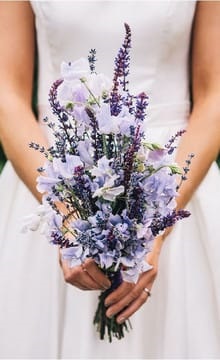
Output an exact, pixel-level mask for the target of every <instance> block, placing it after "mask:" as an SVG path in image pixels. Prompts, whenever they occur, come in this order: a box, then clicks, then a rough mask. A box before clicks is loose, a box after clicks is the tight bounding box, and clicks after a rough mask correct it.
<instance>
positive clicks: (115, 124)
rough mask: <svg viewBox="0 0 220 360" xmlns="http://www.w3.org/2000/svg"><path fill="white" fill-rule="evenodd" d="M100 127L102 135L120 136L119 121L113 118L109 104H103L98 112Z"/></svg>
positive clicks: (115, 117)
mask: <svg viewBox="0 0 220 360" xmlns="http://www.w3.org/2000/svg"><path fill="white" fill-rule="evenodd" d="M96 118H97V121H98V127H99V131H100V133H101V134H111V133H113V134H119V133H120V128H119V121H118V118H117V116H112V115H111V112H110V105H109V104H102V106H101V108H100V110H99V111H98V112H97V116H96Z"/></svg>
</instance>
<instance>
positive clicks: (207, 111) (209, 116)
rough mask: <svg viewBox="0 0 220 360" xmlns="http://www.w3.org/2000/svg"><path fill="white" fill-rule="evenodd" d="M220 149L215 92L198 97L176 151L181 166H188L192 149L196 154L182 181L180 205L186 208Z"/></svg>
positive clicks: (218, 117)
mask: <svg viewBox="0 0 220 360" xmlns="http://www.w3.org/2000/svg"><path fill="white" fill-rule="evenodd" d="M219 150H220V109H219V105H218V99H217V97H216V96H215V95H213V96H210V97H208V98H207V99H204V100H201V101H198V102H197V103H196V104H195V106H194V108H193V111H192V114H191V116H190V119H189V124H188V127H187V132H186V133H185V134H184V135H183V137H182V139H181V141H180V144H179V147H178V150H177V155H176V161H177V162H178V164H180V166H185V165H186V164H185V160H186V159H187V156H188V154H189V153H194V154H195V156H194V158H193V160H192V163H191V165H190V171H189V173H188V174H187V180H186V181H184V182H183V183H182V186H181V188H180V196H179V197H178V198H177V204H178V205H177V206H178V208H183V207H185V205H186V204H187V203H188V201H189V200H190V199H191V197H192V195H193V193H194V192H195V190H196V189H197V187H198V186H199V184H200V183H201V181H202V180H203V178H204V177H205V175H206V173H207V171H208V169H209V167H210V165H211V164H212V162H213V161H215V159H216V158H217V156H218V153H219Z"/></svg>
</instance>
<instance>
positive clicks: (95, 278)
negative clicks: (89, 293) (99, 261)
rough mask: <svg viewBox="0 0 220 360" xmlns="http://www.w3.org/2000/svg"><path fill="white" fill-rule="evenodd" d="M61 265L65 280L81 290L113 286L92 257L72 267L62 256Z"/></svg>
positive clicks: (103, 288) (104, 288) (102, 288)
mask: <svg viewBox="0 0 220 360" xmlns="http://www.w3.org/2000/svg"><path fill="white" fill-rule="evenodd" d="M60 265H61V268H62V270H63V275H64V279H65V281H66V282H67V283H69V284H71V285H74V286H76V287H77V288H79V289H81V290H106V289H108V288H109V287H110V286H111V282H110V280H109V279H108V278H107V277H106V276H105V275H104V274H103V272H102V271H101V270H99V268H98V266H97V265H96V263H95V262H94V261H93V260H92V259H88V260H86V261H85V262H84V263H83V264H82V265H80V266H75V267H72V268H71V267H69V265H68V263H67V261H64V260H62V258H61V256H60Z"/></svg>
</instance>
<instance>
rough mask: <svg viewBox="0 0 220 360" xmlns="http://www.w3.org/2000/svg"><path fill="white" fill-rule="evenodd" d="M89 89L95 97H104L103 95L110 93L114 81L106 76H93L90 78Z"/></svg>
mask: <svg viewBox="0 0 220 360" xmlns="http://www.w3.org/2000/svg"><path fill="white" fill-rule="evenodd" d="M88 87H89V88H90V89H91V91H92V93H93V94H94V95H95V96H102V94H103V93H109V91H110V90H111V87H112V81H111V80H110V79H109V78H108V77H107V76H105V75H104V74H101V73H100V74H91V75H90V77H89V78H88Z"/></svg>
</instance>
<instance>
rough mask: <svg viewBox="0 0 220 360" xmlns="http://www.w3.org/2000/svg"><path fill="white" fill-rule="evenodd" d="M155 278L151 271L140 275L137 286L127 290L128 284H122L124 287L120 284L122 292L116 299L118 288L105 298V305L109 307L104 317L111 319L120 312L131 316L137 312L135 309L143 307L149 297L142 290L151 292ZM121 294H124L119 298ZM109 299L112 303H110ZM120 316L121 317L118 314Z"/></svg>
mask: <svg viewBox="0 0 220 360" xmlns="http://www.w3.org/2000/svg"><path fill="white" fill-rule="evenodd" d="M155 277H156V271H155V270H154V269H152V270H149V271H147V272H145V273H142V274H141V275H140V278H139V280H138V282H137V284H135V285H134V284H133V288H131V287H130V288H129V286H128V284H129V283H123V284H126V285H123V284H122V285H121V286H120V287H121V289H122V288H123V290H124V292H122V291H121V293H120V294H119V297H118V298H117V291H118V292H119V290H120V289H119V288H118V289H117V290H115V291H114V292H113V293H112V294H111V295H109V296H108V297H107V298H106V303H107V304H109V305H110V306H109V308H108V310H107V311H106V315H107V316H108V317H112V316H113V315H116V314H119V313H120V312H123V313H122V314H124V315H127V313H129V314H133V313H134V312H135V311H137V309H139V307H140V306H141V305H143V303H144V302H145V301H146V300H147V298H148V296H149V295H148V294H147V292H146V291H144V289H145V288H147V289H149V290H151V287H152V285H153V282H154V280H155ZM122 294H124V296H120V295H122ZM110 296H111V297H110ZM109 299H110V300H112V301H113V300H114V301H113V302H112V303H110V300H109ZM107 300H108V301H107ZM120 316H122V315H121V314H120Z"/></svg>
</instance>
